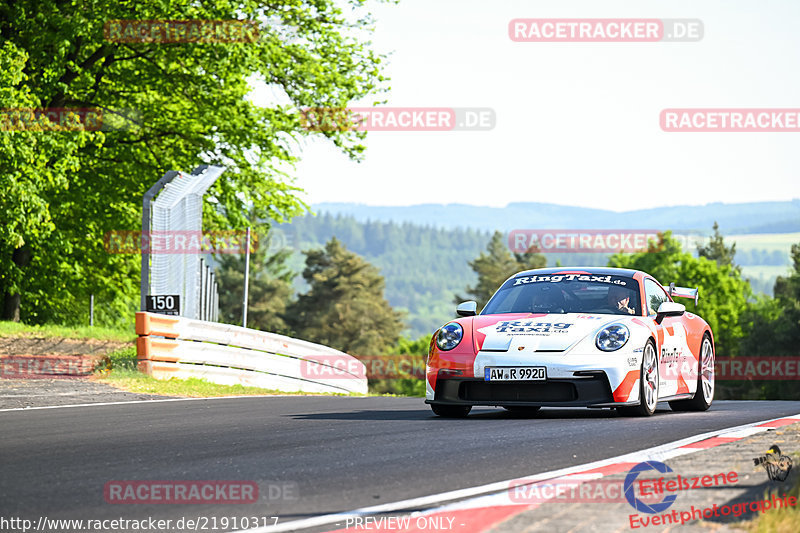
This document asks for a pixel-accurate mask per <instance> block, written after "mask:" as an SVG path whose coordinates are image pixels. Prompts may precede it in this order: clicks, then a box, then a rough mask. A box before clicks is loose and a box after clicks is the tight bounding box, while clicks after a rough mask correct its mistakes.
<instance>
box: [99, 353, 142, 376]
mask: <svg viewBox="0 0 800 533" xmlns="http://www.w3.org/2000/svg"><path fill="white" fill-rule="evenodd" d="M137 368H138V363H137V359H136V347H135V346H128V347H126V348H122V349H120V350H115V351H113V352H110V353H107V354H106V355H105V356H103V358H102V359H101V360H100V362H99V363H98V364H97V366H95V369H94V371H95V373H106V374H107V373H109V372H113V371H115V370H127V371H130V372H134V371H136V370H137Z"/></svg>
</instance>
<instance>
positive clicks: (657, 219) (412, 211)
mask: <svg viewBox="0 0 800 533" xmlns="http://www.w3.org/2000/svg"><path fill="white" fill-rule="evenodd" d="M663 192H664V193H665V194H669V191H663ZM313 210H314V212H316V213H332V214H334V215H336V214H341V215H349V216H352V217H353V218H355V219H356V220H357V221H359V222H367V221H380V222H396V223H403V222H409V223H412V224H417V225H421V226H433V227H439V228H449V229H455V228H473V229H479V230H483V231H490V232H491V231H495V230H500V231H503V232H507V231H511V230H513V229H534V228H535V229H553V228H559V229H634V228H635V229H655V230H659V231H663V230H666V229H672V230H684V231H701V232H703V233H704V234H705V233H708V232H710V231H711V227H712V226H713V225H714V221H716V222H718V223H719V226H720V228H721V229H722V231H723V233H724V234H726V235H732V234H743V233H793V232H800V199H795V200H791V201H787V202H758V203H743V204H722V203H711V204H706V205H703V206H674V207H658V208H653V209H641V210H632V211H625V212H621V213H619V212H615V211H608V210H602V209H590V208H584V207H571V206H565V205H556V204H542V203H511V204H508V206H506V207H481V206H473V205H462V204H447V205H442V204H421V205H412V206H369V205H363V204H350V203H320V204H315V205H314V206H313Z"/></svg>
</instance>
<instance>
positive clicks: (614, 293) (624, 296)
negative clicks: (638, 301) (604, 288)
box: [608, 287, 636, 315]
mask: <svg viewBox="0 0 800 533" xmlns="http://www.w3.org/2000/svg"><path fill="white" fill-rule="evenodd" d="M630 301H631V293H630V291H629V290H628V289H623V288H622V287H609V288H608V306H609V307H610V308H611V309H612V310H613V311H615V312H623V313H627V314H629V315H635V314H636V310H635V309H632V308H630V307H628V305H629V304H630Z"/></svg>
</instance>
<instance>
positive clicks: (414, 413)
mask: <svg viewBox="0 0 800 533" xmlns="http://www.w3.org/2000/svg"><path fill="white" fill-rule="evenodd" d="M669 412H670V409H658V410H657V411H656V416H658V414H665V413H669ZM283 416H286V417H289V418H293V419H295V420H375V421H378V420H436V421H439V422H443V423H444V422H448V421H457V422H461V423H464V422H469V421H470V420H518V419H525V420H536V419H541V420H558V419H603V418H628V417H623V416H621V415H618V414H617V412H616V411H614V410H612V409H586V408H576V409H560V408H547V407H544V408H542V410H541V411H539V412H537V413H533V414H526V413H511V412H509V411H506V410H504V409H485V408H480V409H476V410H473V411H472V412H471V413H470V414H469V416H467V418H441V417H438V416H436V415H434V414H433V413H432V412H431V411H430V409H428V408H427V406H423V407H421V408H420V409H405V410H404V409H369V410H367V409H360V410H354V411H343V412H334V413H303V414H287V415H283Z"/></svg>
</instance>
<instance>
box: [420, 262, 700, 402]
mask: <svg viewBox="0 0 800 533" xmlns="http://www.w3.org/2000/svg"><path fill="white" fill-rule="evenodd" d="M675 296H680V297H687V298H693V299H694V300H695V305H696V304H697V298H698V290H697V289H687V288H682V287H675V286H674V285H670V286H664V285H662V284H661V283H659V282H658V281H657V280H656V279H655V278H653V277H652V276H650V275H648V274H646V273H644V272H641V271H636V270H627V269H619V268H569V269H567V268H544V269H536V270H529V271H526V272H520V273H518V274H515V275H514V276H512V277H511V278H509V279H508V280H507V281H506V282H505V283H503V285H502V286H501V287H500V289H498V291H497V292H496V293H495V294H494V296H492V298H491V299H490V300H489V302H488V303H487V304H486V307H485V308H484V309H483V310H482V311H481V313H480V314H477V305H476V303H475V302H464V303H462V304H460V305H459V306H458V308H457V313H458V314H459V315H460V316H461V317H462V318H458V319H456V320H452V321H450V322H448V323H447V324H445V325H444V326H442V327H441V328H439V329H438V330H437V331H436V332H435V333H434V334H433V338H432V339H431V346H430V351H429V354H428V361H427V368H426V385H427V396H426V400H425V402H426V403H428V404H430V406H431V408H432V409H433V412H434V413H435V414H437V415H439V416H446V417H463V416H466V415H467V414H469V412H470V409H471V408H472V406H474V405H487V406H498V407H504V408H506V409H508V410H510V411H536V410H538V409H539V408H541V407H543V406H585V407H613V408H616V409H617V410H618V411H619V412H621V413H623V414H628V415H639V416H649V415H652V414H653V412H655V409H656V404H657V403H658V402H660V401H668V402H669V404H670V406H671V407H672V409H673V410H679V411H684V410H696V411H703V410H706V409H708V408H709V407H710V406H711V402H712V400H713V398H714V336H713V333H712V331H711V328H710V327H709V326H708V324H707V323H706V322H705V320H703V319H702V318H700V317H699V316H697V315H696V314H694V313H690V312H688V311H686V308H685V307H684V305H682V304H679V303H676V302H673V297H675Z"/></svg>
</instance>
